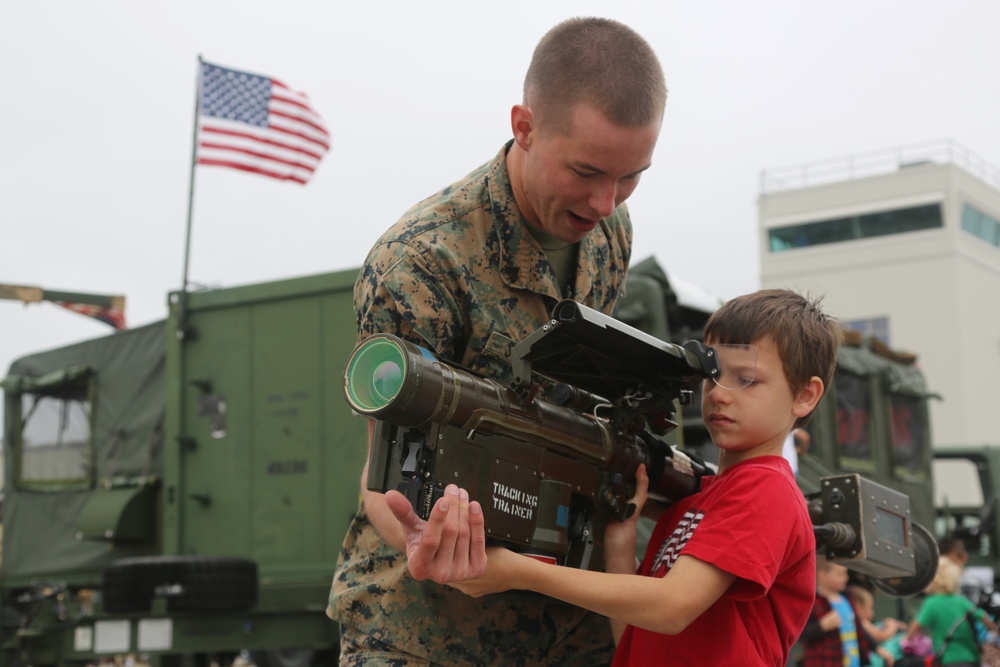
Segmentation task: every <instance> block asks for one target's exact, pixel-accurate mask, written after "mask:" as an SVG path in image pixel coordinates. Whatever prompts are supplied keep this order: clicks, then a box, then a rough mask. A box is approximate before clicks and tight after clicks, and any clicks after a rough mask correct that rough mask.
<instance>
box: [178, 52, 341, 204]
mask: <svg viewBox="0 0 1000 667" xmlns="http://www.w3.org/2000/svg"><path fill="white" fill-rule="evenodd" d="M200 96H201V99H200V101H199V105H200V109H201V111H200V114H199V129H198V152H197V163H198V164H207V165H215V166H218V167H231V168H233V169H242V170H243V171H250V172H253V173H255V174H262V175H264V176H270V177H271V178H277V179H280V180H287V181H295V182H296V183H302V184H305V183H306V182H307V181H308V180H309V177H310V176H312V174H313V172H314V171H315V170H316V167H317V166H319V161H320V160H321V159H322V157H323V154H324V153H326V151H327V150H328V149H329V148H330V133H329V132H328V131H327V129H326V126H325V125H324V124H323V119H322V118H320V116H319V114H317V113H316V112H315V111H314V110H313V108H312V107H311V106H310V104H309V99H308V98H307V97H306V96H305V94H303V93H300V92H296V91H294V90H292V89H290V88H289V87H288V86H286V85H285V84H283V83H282V82H280V81H278V80H277V79H270V78H268V77H266V76H260V75H258V74H249V73H247V72H239V71H237V70H232V69H226V68H225V67H219V66H218V65H211V64H209V63H206V62H202V63H201V91H200Z"/></svg>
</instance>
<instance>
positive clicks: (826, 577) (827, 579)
mask: <svg viewBox="0 0 1000 667" xmlns="http://www.w3.org/2000/svg"><path fill="white" fill-rule="evenodd" d="M849 578H850V573H848V571H847V568H846V567H844V566H843V565H840V564H838V563H829V564H827V566H826V568H824V569H821V570H818V571H817V572H816V586H817V588H819V589H820V590H821V591H824V592H831V591H835V592H837V593H842V592H843V591H844V589H846V588H847V581H848V579H849Z"/></svg>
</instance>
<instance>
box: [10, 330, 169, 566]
mask: <svg viewBox="0 0 1000 667" xmlns="http://www.w3.org/2000/svg"><path fill="white" fill-rule="evenodd" d="M165 336H166V324H165V322H163V321H161V322H156V323H153V324H149V325H146V326H143V327H139V328H136V329H131V330H128V331H121V332H117V333H114V334H112V335H109V336H105V337H102V338H96V339H92V340H88V341H84V342H81V343H76V344H73V345H69V346H66V347H62V348H58V349H54V350H47V351H45V352H39V353H36V354H31V355H28V356H25V357H22V358H20V359H18V360H17V361H15V362H14V363H13V364H12V365H11V367H10V370H9V372H8V373H7V376H6V377H5V378H4V379H3V381H2V387H3V390H4V396H5V404H4V405H5V410H4V419H5V423H4V447H5V452H4V454H5V461H6V466H5V477H6V479H5V490H4V498H3V506H2V516H3V531H4V535H3V555H2V561H0V576H3V577H4V578H5V579H10V578H22V577H24V578H27V577H43V576H45V575H49V574H55V573H67V572H72V573H74V574H76V575H79V576H80V577H82V578H84V579H88V578H89V579H97V580H99V577H100V572H101V569H102V568H103V566H104V565H105V564H106V563H108V562H110V561H111V560H112V559H113V558H119V557H122V556H123V555H135V554H140V553H153V552H155V544H153V543H152V542H149V543H147V544H144V545H138V546H135V545H131V546H126V547H124V549H127V550H128V552H127V554H126V553H123V547H122V546H121V545H116V544H112V543H110V542H107V541H99V540H88V539H76V534H77V533H78V532H80V531H79V530H78V528H77V526H78V522H79V520H80V517H81V513H82V512H83V509H84V507H85V506H86V505H87V503H88V501H89V500H91V498H92V497H93V496H94V495H95V494H100V493H107V491H106V490H105V488H106V487H108V486H111V485H115V486H121V485H123V484H126V485H127V484H134V483H136V482H137V481H138V480H142V479H145V480H149V479H154V480H155V478H158V477H160V476H161V475H162V463H161V451H162V443H161V440H162V436H161V433H162V422H163V411H164V406H165V402H166V395H165V348H166V341H165ZM81 387H85V388H86V393H85V396H86V400H85V401H82V402H81V403H82V404H86V403H87V402H89V405H90V406H91V412H90V415H89V433H90V439H89V440H90V443H92V446H91V444H88V443H86V442H85V440H86V439H87V438H86V437H84V436H81V437H80V438H79V440H78V441H74V442H70V443H67V444H66V446H67V447H71V448H75V450H74V451H78V452H79V453H80V454H79V456H78V457H77V459H76V460H75V462H74V465H72V466H66V465H65V464H64V463H60V464H59V465H60V466H62V467H59V466H54V465H52V461H45V460H43V461H41V463H40V465H39V466H37V468H38V469H41V470H43V471H44V472H43V473H41V474H38V473H31V472H29V471H26V470H25V469H23V468H24V466H26V465H27V463H28V459H27V457H25V458H22V452H21V451H20V448H21V432H22V419H23V418H24V417H27V418H28V420H27V421H28V424H29V427H32V428H34V425H35V423H36V422H39V421H41V420H43V419H49V420H50V421H58V420H59V419H60V418H62V419H65V417H60V414H61V413H60V412H59V411H58V410H56V411H53V412H52V415H39V414H37V413H38V412H40V411H36V412H35V413H32V412H31V408H32V406H33V405H34V404H35V402H36V399H37V398H38V397H39V396H47V397H50V398H52V399H55V400H54V401H53V402H54V403H55V404H56V405H58V404H59V403H58V401H59V399H61V398H64V397H65V396H66V395H69V394H70V393H73V392H70V391H69V389H67V388H71V389H73V390H74V391H75V392H76V394H79V395H84V394H81V392H80V388H81ZM81 414H83V411H81ZM78 419H79V420H81V421H83V422H86V421H87V417H86V416H82V417H78ZM32 420H35V421H34V422H33V421H32ZM49 428H50V429H55V428H56V427H55V426H54V425H53V426H50V427H49ZM87 430H88V429H87V428H86V426H81V427H80V432H81V433H85V432H86V431H87ZM52 432H55V431H52ZM59 444H62V443H59ZM35 458H36V459H37V458H38V457H37V456H36V457H35ZM63 459H65V457H63Z"/></svg>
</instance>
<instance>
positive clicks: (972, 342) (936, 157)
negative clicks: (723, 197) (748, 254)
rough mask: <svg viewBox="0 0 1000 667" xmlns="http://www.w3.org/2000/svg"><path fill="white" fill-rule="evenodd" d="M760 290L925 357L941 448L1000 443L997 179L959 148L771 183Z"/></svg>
mask: <svg viewBox="0 0 1000 667" xmlns="http://www.w3.org/2000/svg"><path fill="white" fill-rule="evenodd" d="M758 213H759V233H760V248H761V251H760V252H761V258H760V260H761V261H760V263H761V285H762V287H765V288H767V287H788V288H791V289H795V290H796V291H799V292H803V293H809V294H813V295H819V294H822V295H825V299H824V304H825V306H826V308H827V309H828V310H829V312H831V313H834V314H835V315H837V316H838V317H839V318H840V319H841V321H842V322H843V323H844V325H845V326H846V327H848V328H852V329H856V330H859V331H861V332H862V333H863V334H865V335H868V336H874V337H876V338H878V339H880V340H881V341H882V342H885V343H887V344H888V345H890V346H891V347H893V348H896V349H902V350H909V351H912V352H914V353H916V354H917V355H919V360H920V361H919V363H920V365H921V367H922V369H923V371H924V373H925V375H926V377H927V381H928V384H929V386H930V387H931V388H932V389H933V391H934V392H936V393H938V394H940V395H941V397H942V399H943V400H942V401H933V402H932V403H931V405H932V407H931V429H932V437H933V442H934V443H935V446H936V447H939V448H940V447H946V446H948V445H979V444H990V443H992V444H1000V428H998V427H997V414H998V412H1000V169H998V168H997V167H995V166H993V165H991V164H989V163H988V162H986V161H985V160H983V159H982V158H980V157H979V156H977V155H975V154H974V153H972V152H971V151H969V150H968V149H966V148H965V147H963V146H962V145H960V144H958V143H956V142H954V141H938V142H932V143H926V144H919V145H913V146H906V147H901V148H895V149H891V150H885V151H878V152H873V153H869V154H864V155H856V156H852V157H847V158H839V159H834V160H826V161H822V162H813V163H809V164H803V165H797V166H794V167H785V168H780V169H770V170H765V171H763V172H762V173H761V191H760V196H759V199H758Z"/></svg>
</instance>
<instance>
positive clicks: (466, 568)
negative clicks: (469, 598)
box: [385, 484, 486, 584]
mask: <svg viewBox="0 0 1000 667" xmlns="http://www.w3.org/2000/svg"><path fill="white" fill-rule="evenodd" d="M385 500H386V504H387V505H388V506H389V509H390V510H391V511H392V514H393V516H395V517H396V519H397V520H398V521H399V523H400V526H401V527H402V529H403V534H404V536H405V538H406V567H407V569H408V570H409V571H410V574H411V575H413V578H414V579H417V580H424V579H431V580H433V581H435V582H437V583H439V584H447V583H450V582H453V581H462V580H463V579H469V578H473V577H478V576H480V575H482V574H483V572H484V571H485V570H486V532H485V529H484V527H483V523H484V522H483V510H482V507H481V506H480V505H479V503H478V502H475V501H473V502H471V503H470V502H469V494H468V492H466V491H465V489H459V488H458V487H457V486H455V485H454V484H449V485H448V487H447V488H446V489H445V493H444V497H442V498H440V499H439V500H438V501H437V503H435V504H434V509H432V510H431V515H430V519H429V520H427V521H424V520H423V519H421V518H420V517H419V516H417V514H416V512H414V511H413V508H412V507H411V506H410V501H408V500H407V499H406V496H404V495H403V494H402V493H400V492H398V491H389V492H387V493H386V494H385Z"/></svg>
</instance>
